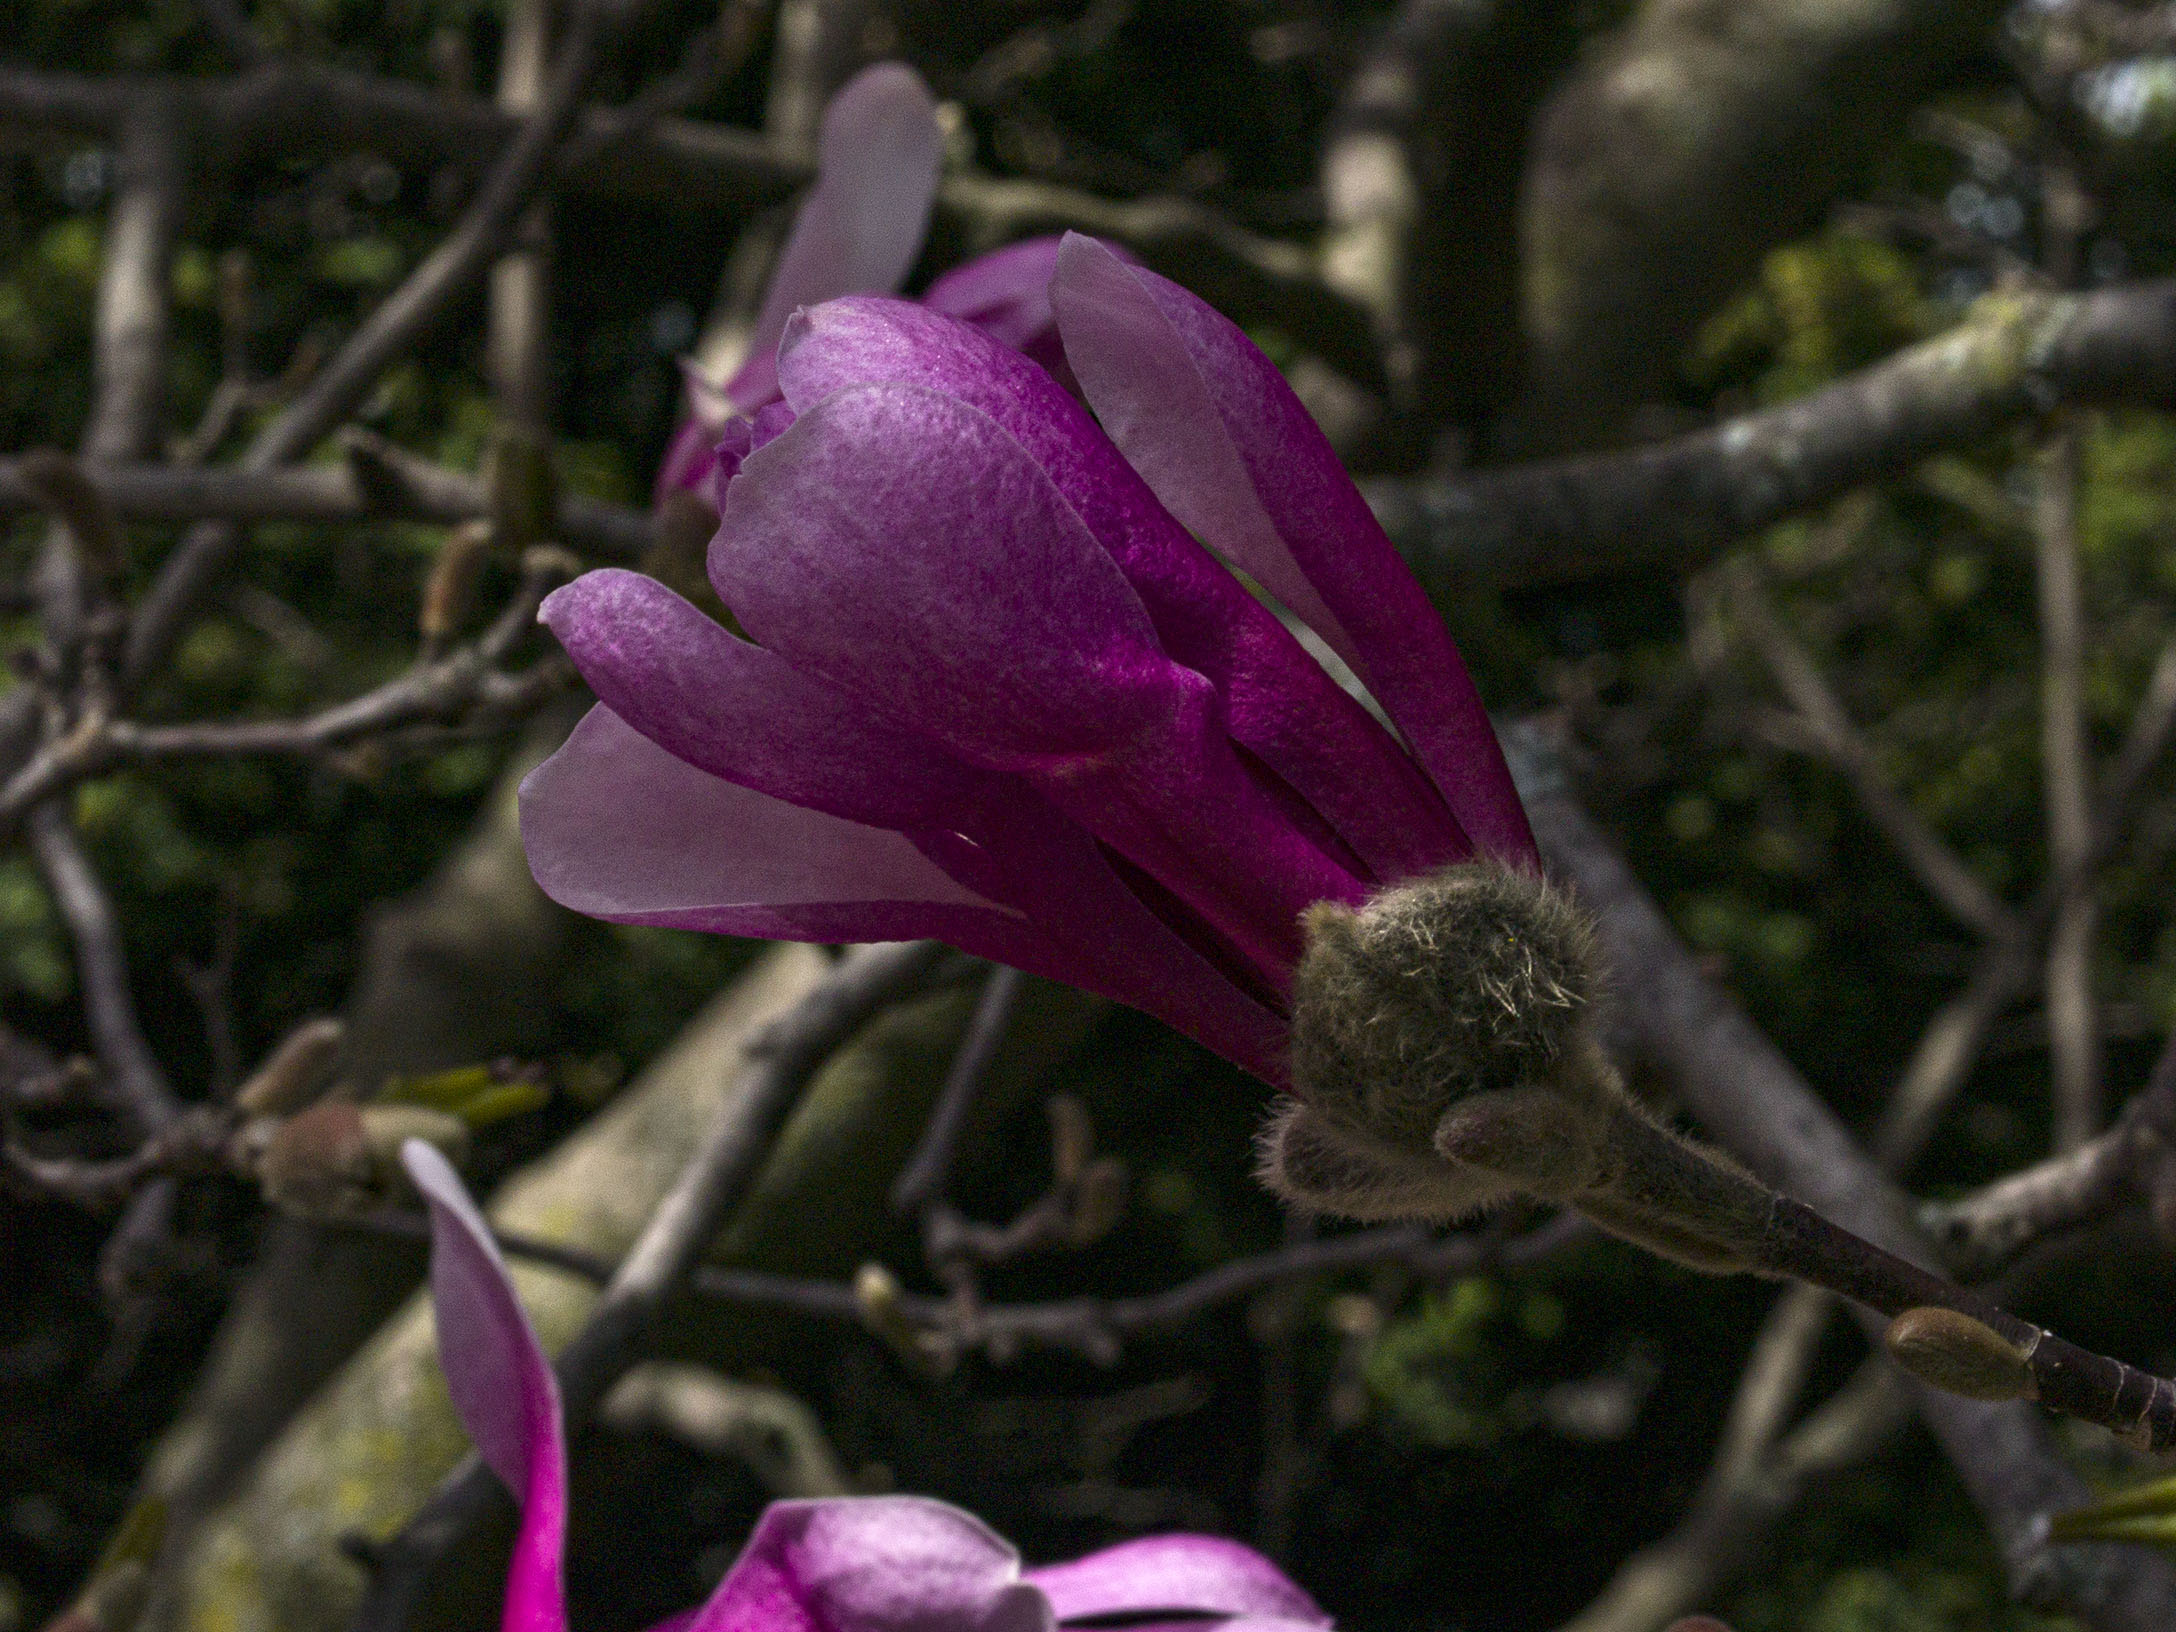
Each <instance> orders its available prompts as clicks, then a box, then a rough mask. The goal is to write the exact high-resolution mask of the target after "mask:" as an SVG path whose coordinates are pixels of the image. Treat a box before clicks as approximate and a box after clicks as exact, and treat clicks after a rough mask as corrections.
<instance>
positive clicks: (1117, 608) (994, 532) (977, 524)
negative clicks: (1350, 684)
mask: <svg viewBox="0 0 2176 1632" xmlns="http://www.w3.org/2000/svg"><path fill="white" fill-rule="evenodd" d="M796 406H799V405H798V404H797V405H796ZM710 570H711V577H712V579H713V581H714V582H715V583H716V584H717V586H718V592H719V594H720V595H721V596H723V597H724V599H725V602H726V604H727V605H728V606H730V607H732V609H733V612H734V614H735V616H737V617H738V618H739V619H740V620H741V622H742V623H743V624H744V625H746V626H747V628H748V629H749V630H750V631H751V632H753V633H754V634H755V635H756V637H757V638H758V639H759V640H761V641H762V642H763V643H764V644H765V645H766V646H768V647H770V648H771V649H772V650H774V651H776V652H778V653H780V654H781V655H782V656H784V657H785V658H786V659H787V660H788V661H789V662H791V663H792V664H793V665H794V666H795V667H796V668H800V669H803V670H806V671H808V672H811V673H816V674H821V675H823V676H824V677H825V678H827V679H829V680H831V681H832V682H833V683H834V684H836V685H839V686H841V687H843V688H845V689H848V690H851V691H853V692H855V693H857V694H858V695H860V696H862V697H863V698H864V700H865V701H875V702H876V703H877V704H878V705H879V706H883V705H884V704H885V703H887V702H888V703H891V704H893V705H895V706H911V707H912V710H913V713H914V716H915V717H916V718H917V720H921V721H926V722H928V723H927V725H926V727H925V728H926V729H928V730H929V731H930V733H931V734H932V735H934V736H937V737H938V738H939V740H941V741H945V742H948V743H950V744H951V745H952V746H953V747H954V748H955V751H960V752H967V751H970V750H972V751H974V752H975V753H976V754H977V755H978V757H984V756H986V759H987V762H989V763H992V764H1002V765H1005V766H1006V767H1007V768H1018V769H1027V768H1029V767H1031V766H1036V765H1044V764H1049V765H1057V764H1062V763H1063V762H1064V761H1066V760H1068V759H1072V758H1077V757H1081V756H1086V755H1091V754H1095V753H1098V752H1100V751H1102V750H1104V749H1105V748H1107V747H1108V745H1109V744H1110V743H1112V742H1113V741H1114V740H1123V739H1125V738H1127V737H1129V736H1133V735H1135V734H1138V733H1140V732H1143V731H1146V730H1149V729H1150V728H1152V727H1153V726H1154V725H1155V724H1156V723H1157V722H1159V721H1161V720H1163V719H1166V718H1168V717H1169V716H1170V715H1171V714H1172V713H1173V712H1174V711H1177V710H1180V709H1183V708H1185V707H1186V706H1187V705H1186V696H1187V693H1188V692H1189V691H1191V690H1196V689H1198V688H1199V686H1200V677H1199V676H1198V675H1191V676H1190V675H1189V674H1188V673H1187V671H1185V670H1183V669H1180V668H1179V667H1178V666H1177V665H1175V664H1173V663H1172V662H1171V661H1170V660H1169V659H1168V658H1167V657H1165V656H1164V654H1163V652H1162V651H1161V649H1160V648H1159V647H1158V645H1157V641H1156V633H1155V630H1154V629H1153V628H1152V627H1151V626H1150V624H1149V620H1148V615H1147V613H1146V612H1145V611H1143V609H1142V607H1141V602H1140V599H1139V597H1138V596H1136V595H1135V594H1134V592H1133V590H1132V588H1131V587H1130V586H1129V585H1128V584H1127V583H1126V580H1125V577H1124V575H1123V574H1121V573H1120V572H1119V571H1118V569H1117V568H1116V567H1115V566H1113V565H1112V563H1111V559H1110V557H1109V556H1108V555H1106V554H1104V552H1103V550H1102V549H1101V548H1100V547H1099V546H1098V545H1097V543H1096V541H1095V539H1094V538H1093V537H1091V536H1090V535H1089V533H1088V531H1087V529H1086V528H1085V527H1083V526H1082V525H1081V522H1080V519H1079V517H1078V516H1076V515H1074V514H1073V513H1072V511H1071V510H1070V509H1069V508H1068V507H1067V506H1066V504H1065V501H1064V500H1063V499H1062V498H1061V497H1060V496H1059V495H1058V493H1057V491H1056V490H1055V489H1054V488H1053V487H1052V486H1051V484H1050V480H1049V478H1048V477H1047V476H1045V475H1044V474H1043V472H1042V469H1041V467H1039V466H1038V465H1037V464H1036V463H1035V462H1034V461H1033V460H1031V459H1030V458H1028V457H1027V455H1026V453H1025V452H1024V450H1022V448H1021V447H1020V445H1019V444H1018V443H1017V442H1015V441H1013V439H1012V438H1011V437H1009V436H1007V435H1005V433H1004V432H1003V431H1001V430H999V429H998V427H997V426H996V425H994V424H993V423H992V422H991V421H990V419H989V418H988V417H987V416H986V415H984V414H981V413H978V412H976V411H975V410H973V409H971V408H968V407H966V406H965V405H963V404H961V403H960V402H958V401H957V400H955V399H953V398H951V397H948V396H945V395H942V394H940V393H938V392H935V391H928V390H922V389H920V388H917V387H913V386H901V385H876V386H860V387H855V388H852V389H849V390H844V391H836V392H833V393H832V394H831V395H829V396H827V397H825V398H823V399H822V400H821V401H818V402H816V403H813V404H810V405H808V406H807V407H805V408H803V409H802V411H801V416H800V418H799V419H797V420H796V421H795V422H794V424H793V426H792V428H791V429H789V430H788V431H786V432H785V433H784V434H783V435H782V436H780V437H779V438H778V439H777V440H776V441H775V442H772V443H771V444H770V445H769V446H767V447H765V448H762V449H760V450H758V451H757V452H756V453H754V454H751V455H750V456H749V458H748V460H747V462H746V463H745V464H743V465H742V467H741V472H740V475H739V477H738V478H737V479H736V480H735V481H734V483H733V486H732V489H731V491H730V492H729V493H728V495H727V504H726V515H725V518H724V524H723V526H722V527H721V528H720V530H719V533H718V537H717V539H716V541H715V542H714V543H713V544H712V545H711V551H710ZM903 700H904V701H903Z"/></svg>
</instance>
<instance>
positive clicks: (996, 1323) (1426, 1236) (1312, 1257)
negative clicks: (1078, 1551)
mask: <svg viewBox="0 0 2176 1632" xmlns="http://www.w3.org/2000/svg"><path fill="white" fill-rule="evenodd" d="M340 1222H341V1224H343V1225H345V1226H350V1227H354V1228H360V1229H369V1230H376V1231H381V1232H385V1233H390V1234H399V1235H410V1236H417V1237H420V1236H423V1235H427V1234H428V1233H429V1224H428V1223H427V1221H426V1220H425V1219H424V1218H423V1217H422V1216H421V1215H419V1214H411V1213H378V1214H374V1215H370V1216H368V1217H364V1218H360V1219H343V1220H341V1221H340ZM1593 1234H1594V1232H1593V1228H1592V1226H1590V1225H1589V1224H1588V1223H1587V1222H1586V1221H1585V1220H1584V1219H1582V1218H1580V1217H1579V1216H1578V1215H1577V1214H1575V1213H1562V1214H1559V1215H1558V1216H1557V1217H1556V1218H1554V1219H1551V1220H1550V1221H1549V1222H1548V1223H1546V1224H1543V1225H1541V1226H1539V1227H1538V1228H1535V1229H1533V1230H1530V1231H1528V1232H1526V1233H1525V1234H1523V1235H1513V1236H1505V1235H1502V1234H1501V1233H1499V1232H1497V1231H1493V1230H1478V1231H1471V1232H1467V1233H1462V1234H1454V1235H1447V1236H1436V1235H1432V1234H1431V1233H1430V1232H1428V1231H1427V1230H1424V1229H1421V1228H1419V1227H1417V1226H1408V1225H1396V1226H1391V1227H1387V1228H1383V1229H1374V1230H1359V1231H1355V1232H1353V1233H1351V1234H1347V1235H1335V1236H1329V1237H1326V1238H1322V1239H1317V1240H1313V1241H1306V1242H1302V1243H1299V1244H1298V1245H1293V1246H1284V1247H1279V1248H1276V1249H1273V1250H1271V1251H1269V1252H1263V1253H1256V1254H1254V1255H1253V1256H1251V1257H1246V1258H1235V1259H1232V1260H1231V1261H1230V1262H1228V1263H1223V1264H1219V1265H1218V1266H1217V1267H1216V1268H1214V1269H1212V1270H1207V1271H1205V1272H1204V1273H1202V1274H1200V1275H1197V1276H1195V1277H1194V1278H1193V1279H1191V1280H1188V1281H1182V1282H1181V1283H1179V1284H1178V1285H1177V1286H1173V1287H1169V1288H1166V1289H1165V1290H1164V1291H1161V1292H1150V1293H1144V1294H1141V1295H1140V1296H1137V1297H1127V1298H1092V1297H1090V1298H1062V1299H1056V1300H1053V1301H1051V1302H1047V1303H1017V1304H1006V1303H996V1304H985V1305H983V1306H982V1307H981V1308H980V1309H978V1310H977V1311H976V1312H975V1323H974V1326H973V1329H972V1331H963V1330H961V1329H960V1327H959V1325H958V1321H957V1314H958V1306H957V1304H956V1303H955V1301H954V1300H953V1299H951V1298H950V1297H931V1296H928V1295H926V1294H921V1293H914V1292H902V1293H900V1294H899V1296H898V1301H897V1303H896V1305H895V1307H896V1308H897V1310H898V1312H899V1313H900V1314H901V1316H902V1317H903V1318H904V1319H905V1320H906V1321H907V1322H908V1323H909V1324H910V1325H911V1326H912V1327H913V1328H914V1329H915V1330H917V1331H921V1332H926V1333H928V1334H930V1335H931V1336H932V1337H933V1338H935V1339H937V1340H939V1341H940V1342H944V1343H947V1344H952V1345H956V1346H957V1347H958V1348H959V1350H960V1351H961V1352H967V1351H969V1350H979V1351H981V1352H983V1353H987V1354H990V1355H991V1356H992V1357H993V1358H1002V1357H1006V1356H1010V1355H1016V1354H1018V1353H1020V1352H1021V1351H1023V1350H1025V1349H1029V1348H1038V1347H1039V1348H1047V1349H1058V1350H1064V1351H1069V1352H1071V1353H1075V1354H1079V1355H1081V1356H1083V1357H1084V1358H1086V1359H1089V1360H1092V1361H1094V1362H1095V1363H1096V1364H1098V1365H1111V1364H1114V1363H1115V1362H1116V1361H1117V1359H1118V1357H1119V1355H1120V1353H1121V1351H1122V1350H1123V1348H1124V1344H1125V1342H1126V1340H1127V1339H1129V1338H1135V1337H1142V1336H1146V1335H1148V1334H1150V1333H1153V1332H1159V1331H1169V1330H1172V1329H1174V1328H1176V1327H1179V1326H1183V1325H1185V1324H1186V1323H1187V1322H1188V1321H1191V1320H1194V1319H1197V1318H1199V1317H1200V1316H1202V1315H1204V1314H1206V1313H1208V1312H1209V1311H1210V1310H1212V1309H1215V1308H1218V1307H1220V1306H1221V1305H1224V1304H1229V1303H1236V1302H1238V1301H1239V1300H1240V1299H1242V1298H1247V1297H1251V1296H1253V1295H1254V1294H1255V1293H1257V1292H1260V1291H1262V1290H1263V1289H1264V1288H1266V1287H1272V1286H1277V1285H1280V1284H1282V1283H1284V1282H1287V1281H1294V1280H1305V1279H1308V1278H1310V1277H1313V1276H1319V1275H1333V1274H1339V1273H1342V1272H1344V1271H1347V1270H1354V1269H1371V1268H1375V1267H1377V1266H1380V1265H1396V1266H1398V1267H1400V1268H1403V1269H1406V1270H1408V1271H1410V1272H1411V1273H1412V1274H1413V1275H1415V1276H1417V1277H1418V1278H1420V1279H1422V1280H1424V1281H1430V1282H1435V1281H1443V1280H1448V1279H1450V1278H1452V1277H1455V1276H1459V1275H1466V1274H1471V1273H1474V1272H1476V1271H1479V1270H1483V1269H1489V1268H1503V1269H1519V1268H1525V1267H1527V1266H1529V1265H1532V1264H1536V1263H1540V1262H1541V1261H1543V1260H1544V1259H1546V1258H1549V1257H1553V1256H1554V1255H1555V1254H1557V1253H1560V1252H1563V1251H1565V1250H1566V1249H1567V1248H1569V1247H1571V1246H1573V1245H1575V1244H1577V1243H1579V1242H1582V1241H1587V1240H1591V1239H1593ZM498 1241H499V1245H500V1246H501V1247H502V1248H503V1249H504V1250H505V1252H506V1253H507V1255H508V1256H509V1257H514V1258H523V1259H527V1260H528V1261H530V1262H532V1263H540V1264H548V1265H551V1266H552V1267H553V1268H556V1269H563V1270H565V1271H566V1272H567V1273H568V1274H570V1275H578V1276H580V1277H582V1278H583V1279H584V1280H589V1281H594V1282H596V1283H598V1284H600V1285H602V1284H603V1283H604V1282H606V1281H607V1280H609V1279H610V1278H611V1274H612V1266H611V1264H610V1263H608V1262H607V1261H605V1260H604V1259H601V1258H598V1257H596V1256H595V1255H593V1254H590V1253H584V1252H579V1251H576V1250H574V1249H571V1248H567V1247H563V1246H560V1245H559V1244H557V1243H556V1242H550V1241H542V1240H537V1239H534V1238H532V1237H527V1236H521V1235H508V1234H504V1233H501V1234H500V1235H499V1236H498ZM687 1289H688V1291H689V1292H690V1293H691V1294H693V1295H695V1296H698V1297H706V1298H716V1299H719V1300H721V1301H724V1302H729V1303H741V1304H747V1305H749V1306H751V1307H756V1308H768V1309H777V1310H781V1311H784V1312H787V1313H792V1314H798V1315H805V1316H808V1317H810V1318H812V1319H817V1320H830V1321H839V1322H844V1323H852V1324H860V1323H861V1322H862V1321H863V1320H864V1319H865V1315H866V1310H865V1308H864V1306H863V1302H862V1298H861V1295H860V1293H859V1292H858V1291H857V1290H856V1289H855V1288H854V1287H852V1286H850V1285H847V1284H846V1283H844V1282H840V1281H822V1280H809V1279H805V1278H801V1277H797V1276H791V1275H772V1274H767V1273H765V1272H763V1271H761V1270H752V1269H723V1268H719V1267H717V1266H714V1265H704V1266H702V1267H701V1268H698V1269H697V1270H695V1271H694V1273H693V1274H692V1275H690V1276H689V1277H688V1282H687Z"/></svg>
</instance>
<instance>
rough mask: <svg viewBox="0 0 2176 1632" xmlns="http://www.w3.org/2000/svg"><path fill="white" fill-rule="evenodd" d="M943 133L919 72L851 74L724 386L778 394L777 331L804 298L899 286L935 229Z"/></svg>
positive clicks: (899, 67) (744, 399)
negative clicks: (742, 351) (742, 357)
mask: <svg viewBox="0 0 2176 1632" xmlns="http://www.w3.org/2000/svg"><path fill="white" fill-rule="evenodd" d="M943 156H944V133H943V131H942V130H941V129H940V128H939V127H938V124H937V103H936V100H935V99H934V98H933V97H932V96H931V95H930V94H929V87H928V86H927V85H924V84H923V83H922V77H921V75H919V74H917V73H916V72H915V71H914V70H913V69H912V68H909V67H907V66H906V64H904V63H898V62H880V63H878V64H877V65H876V66H875V67H873V68H865V69H863V70H862V71H861V72H860V73H859V74H857V75H855V76H854V78H853V79H851V80H849V81H848V82H847V84H846V87H845V89H843V90H841V91H840V92H839V94H838V95H837V96H835V97H833V98H832V99H831V105H830V106H829V107H828V108H826V109H825V110H824V123H823V132H822V134H821V135H820V136H819V137H818V139H817V144H816V186H815V188H814V189H813V190H812V191H811V192H810V193H809V195H808V199H807V202H805V203H804V204H803V205H802V206H801V213H800V214H799V215H798V216H796V217H795V218H794V223H793V232H792V234H791V236H789V237H788V238H787V240H786V247H785V249H784V251H783V252H782V253H781V254H780V255H779V258H778V270H777V271H776V272H775V273H773V274H772V276H771V286H770V289H769V290H768V291H767V292H766V293H765V295H764V297H763V309H762V312H761V314H760V315H759V316H758V317H757V319H756V326H755V332H754V334H753V335H752V336H751V337H750V339H749V343H748V348H749V349H748V361H747V362H746V363H745V364H744V365H743V366H742V368H741V370H740V372H739V373H738V374H736V375H734V377H733V379H732V380H731V381H730V382H729V383H728V384H727V386H726V392H727V394H728V395H729V396H731V397H732V399H733V400H734V401H735V402H736V403H738V404H739V405H740V406H741V407H742V408H743V409H748V408H754V407H756V406H757V405H758V404H760V403H763V402H766V401H768V400H769V399H770V398H771V397H772V396H774V395H776V393H777V378H778V376H777V355H776V354H777V350H778V337H779V335H780V334H782V333H783V332H784V331H785V327H786V319H787V318H789V317H791V316H792V315H793V312H794V309H795V308H796V307H799V306H813V305H815V304H816V303H817V302H818V301H823V300H830V299H832V298H833V297H834V296H837V295H851V294H858V293H862V292H864V291H871V290H889V289H896V288H898V287H899V284H900V281H901V280H902V279H903V278H905V277H906V275H907V269H908V268H909V267H911V266H912V265H913V264H914V257H915V256H916V255H917V254H919V253H920V252H921V248H922V235H923V233H924V232H926V231H927V230H928V228H929V206H930V204H931V202H932V201H933V200H934V199H935V198H936V196H937V169H938V164H939V162H940V161H941V160H942V158H943Z"/></svg>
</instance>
